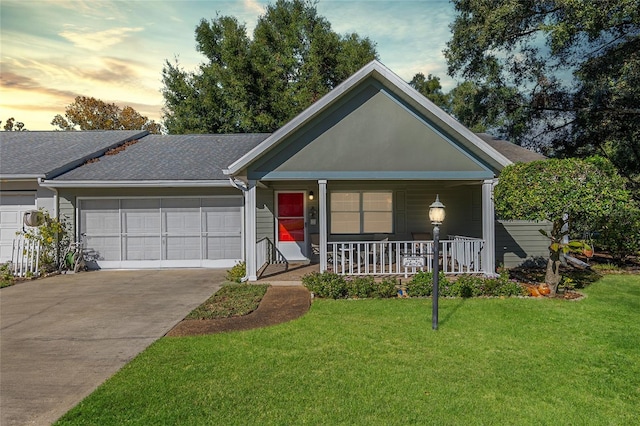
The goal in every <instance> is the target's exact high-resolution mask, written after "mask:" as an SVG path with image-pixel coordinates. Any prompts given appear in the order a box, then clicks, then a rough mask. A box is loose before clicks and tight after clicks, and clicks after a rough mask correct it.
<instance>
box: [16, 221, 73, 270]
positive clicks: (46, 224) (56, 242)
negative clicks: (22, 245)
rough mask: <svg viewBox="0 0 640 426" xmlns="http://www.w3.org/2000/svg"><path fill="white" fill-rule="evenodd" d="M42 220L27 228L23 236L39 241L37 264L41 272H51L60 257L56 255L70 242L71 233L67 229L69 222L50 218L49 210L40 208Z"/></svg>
mask: <svg viewBox="0 0 640 426" xmlns="http://www.w3.org/2000/svg"><path fill="white" fill-rule="evenodd" d="M41 211H42V215H43V216H44V220H43V222H42V225H40V226H38V227H34V228H28V229H27V230H26V231H25V233H24V237H25V238H27V239H29V240H33V241H38V242H40V256H39V259H38V260H39V264H40V270H41V272H45V273H46V272H51V271H55V270H56V269H57V268H58V265H59V264H60V262H61V261H62V259H58V255H60V256H62V255H63V254H64V252H65V249H66V248H67V247H69V244H70V243H71V238H72V234H71V232H70V231H69V229H70V227H69V224H68V223H67V222H66V221H65V220H62V221H60V220H58V219H56V218H52V217H51V216H50V215H49V212H47V211H46V210H42V209H41Z"/></svg>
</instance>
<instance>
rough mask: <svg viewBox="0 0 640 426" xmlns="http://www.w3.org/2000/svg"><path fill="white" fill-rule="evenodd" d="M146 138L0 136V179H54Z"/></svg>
mask: <svg viewBox="0 0 640 426" xmlns="http://www.w3.org/2000/svg"><path fill="white" fill-rule="evenodd" d="M146 134H147V132H145V131H140V130H110V131H92V132H62V131H49V132H47V131H44V132H41V131H30V132H0V175H30V176H45V177H47V178H51V177H55V175H56V174H57V173H62V172H65V171H67V170H70V169H71V168H73V167H77V166H78V165H79V164H81V163H82V162H83V161H85V160H86V159H88V158H91V157H95V156H98V155H101V154H102V152H103V151H104V150H106V149H109V148H111V147H113V146H117V145H120V144H122V143H123V142H125V141H127V140H130V139H133V138H136V137H142V136H144V135H146Z"/></svg>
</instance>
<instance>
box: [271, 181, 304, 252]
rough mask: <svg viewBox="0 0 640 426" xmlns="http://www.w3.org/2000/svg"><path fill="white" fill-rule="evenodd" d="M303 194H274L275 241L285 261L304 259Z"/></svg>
mask: <svg viewBox="0 0 640 426" xmlns="http://www.w3.org/2000/svg"><path fill="white" fill-rule="evenodd" d="M304 199H305V193H304V192H278V193H277V194H276V209H277V216H276V240H277V245H278V249H279V250H280V252H282V254H283V255H284V257H285V258H287V260H303V259H306V246H307V244H306V232H305V214H304V212H305V208H304V207H305V206H304Z"/></svg>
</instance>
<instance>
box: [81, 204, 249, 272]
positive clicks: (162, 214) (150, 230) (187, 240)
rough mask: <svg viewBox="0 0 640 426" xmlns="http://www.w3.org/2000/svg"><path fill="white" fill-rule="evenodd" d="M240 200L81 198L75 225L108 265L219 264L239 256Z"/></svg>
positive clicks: (240, 247)
mask: <svg viewBox="0 0 640 426" xmlns="http://www.w3.org/2000/svg"><path fill="white" fill-rule="evenodd" d="M89 201H91V202H89ZM242 203H243V200H242V197H224V198H197V197H195V198H157V199H104V200H83V201H81V217H82V225H81V228H82V229H83V231H84V232H87V242H88V245H87V246H88V247H89V246H91V247H90V248H92V249H93V250H95V251H97V252H98V254H99V256H100V259H99V260H101V259H104V261H105V262H106V263H105V265H107V264H108V265H110V267H126V266H128V265H130V266H133V267H151V266H154V265H155V267H157V266H168V267H176V266H198V265H200V266H203V265H208V266H210V265H218V266H224V263H230V262H229V261H235V260H239V259H241V257H242V240H241V235H242V231H241V226H242V214H241V213H242ZM97 231H101V232H100V233H98V232H97ZM120 252H121V254H120ZM149 262H152V263H149ZM220 262H222V263H220ZM112 265H113V266H112Z"/></svg>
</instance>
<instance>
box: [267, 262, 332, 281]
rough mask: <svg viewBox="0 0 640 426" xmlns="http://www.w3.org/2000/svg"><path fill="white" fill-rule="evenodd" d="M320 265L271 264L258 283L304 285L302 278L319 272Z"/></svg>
mask: <svg viewBox="0 0 640 426" xmlns="http://www.w3.org/2000/svg"><path fill="white" fill-rule="evenodd" d="M319 271H320V264H319V263H290V264H289V265H286V264H283V263H279V264H270V265H267V267H266V268H265V269H264V271H262V274H260V276H259V277H258V283H269V284H271V285H302V277H303V276H305V275H306V274H309V273H311V272H319Z"/></svg>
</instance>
